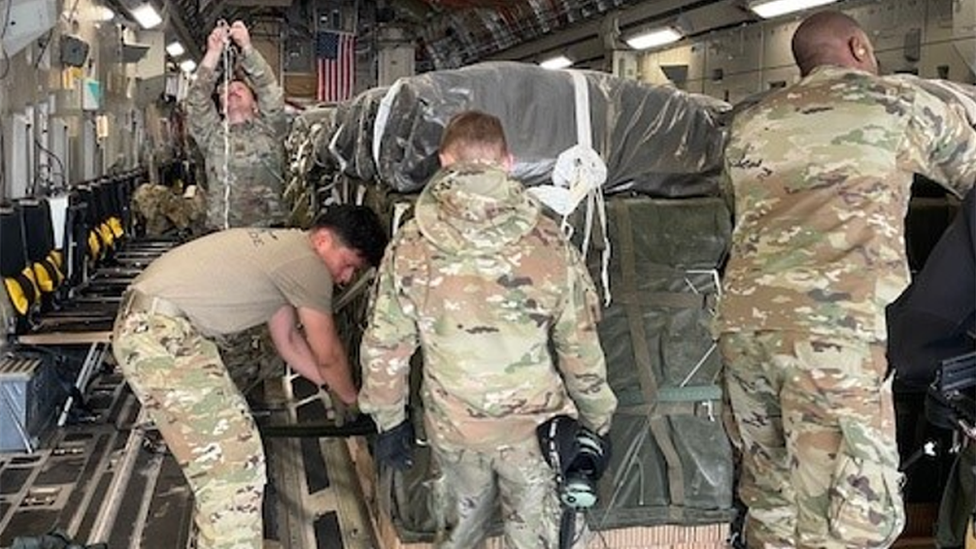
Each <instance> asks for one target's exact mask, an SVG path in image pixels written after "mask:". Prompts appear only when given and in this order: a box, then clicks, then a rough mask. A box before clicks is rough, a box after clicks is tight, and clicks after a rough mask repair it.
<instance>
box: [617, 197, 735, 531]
mask: <svg viewBox="0 0 976 549" xmlns="http://www.w3.org/2000/svg"><path fill="white" fill-rule="evenodd" d="M612 212H613V215H614V220H615V222H616V225H617V235H618V239H617V255H618V258H619V261H620V268H621V278H620V283H619V285H618V286H617V287H616V288H614V300H615V303H616V304H617V306H619V307H622V308H623V309H624V310H625V312H626V317H627V327H628V330H629V335H630V341H631V343H632V345H633V353H634V360H635V361H636V364H637V368H636V370H637V376H638V382H639V384H640V389H641V393H642V394H643V395H644V401H645V404H644V405H641V406H625V407H621V408H619V409H618V410H617V413H618V414H620V415H630V416H644V417H645V418H646V422H647V425H648V426H649V427H650V433H651V434H652V435H653V437H654V440H655V442H656V443H657V445H658V447H659V448H660V450H661V453H662V454H663V456H664V459H665V462H666V464H667V474H668V488H669V494H670V497H671V506H672V508H674V509H675V512H676V513H680V511H679V509H680V508H681V507H683V506H684V505H685V503H686V493H685V471H684V467H685V465H684V464H683V463H682V460H681V457H680V455H679V452H678V449H677V447H676V445H675V441H674V437H673V429H672V428H671V425H670V424H669V422H668V417H669V416H674V415H694V416H698V417H706V418H708V419H709V420H711V421H715V420H716V419H717V418H718V417H719V414H720V410H719V407H720V406H721V402H722V390H721V388H720V387H719V386H718V385H715V384H714V383H712V384H707V385H701V384H698V385H692V384H691V381H692V379H693V378H694V377H695V374H696V373H697V372H698V371H699V370H700V369H701V367H702V366H703V365H704V364H705V362H706V361H707V360H708V359H709V357H711V356H712V355H713V353H714V352H715V344H714V343H712V344H711V345H710V346H709V347H708V349H707V350H706V351H705V352H704V354H703V355H702V356H701V357H700V359H699V360H698V361H697V363H696V364H694V365H693V366H691V368H689V370H688V372H687V374H685V375H684V377H683V379H681V380H680V381H679V382H678V384H677V385H672V386H664V387H662V386H660V385H659V383H658V380H656V379H655V377H654V361H653V359H652V354H651V349H650V345H649V340H648V333H647V330H646V329H645V325H644V322H643V320H644V311H645V308H646V307H648V306H650V307H656V308H676V309H702V310H706V309H710V308H712V306H713V305H714V299H715V298H714V295H711V294H705V293H696V292H647V291H642V290H641V289H639V288H638V281H639V276H640V277H644V276H647V273H643V272H642V273H638V272H637V260H636V253H635V252H636V248H635V244H634V239H633V224H632V220H631V215H630V210H629V208H628V206H627V204H626V203H624V202H614V203H613V205H612ZM647 433H648V431H647V430H646V429H641V435H640V436H641V440H637V441H634V443H633V445H632V446H633V447H639V446H640V445H641V444H643V442H644V441H643V437H645V436H647ZM636 457H637V456H636V455H635V456H634V459H636ZM616 488H617V487H615V488H614V489H615V490H616ZM615 495H616V494H614V495H611V496H610V498H609V499H607V500H605V501H609V502H610V503H611V504H612V502H613V500H614V499H615V497H614V496H615ZM676 518H678V517H676Z"/></svg>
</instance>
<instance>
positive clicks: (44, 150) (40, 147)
mask: <svg viewBox="0 0 976 549" xmlns="http://www.w3.org/2000/svg"><path fill="white" fill-rule="evenodd" d="M34 146H35V147H36V148H37V149H38V150H39V151H41V152H42V153H44V154H46V155H48V156H49V157H51V158H53V159H54V160H55V161H56V162H57V163H58V170H59V172H58V173H57V174H55V173H54V172H53V170H51V167H50V166H47V169H48V171H50V172H51V174H52V175H58V176H60V178H61V186H62V187H64V186H66V183H67V179H66V177H65V176H66V173H65V169H64V162H63V161H62V160H61V158H60V157H59V156H58V155H56V154H54V152H52V151H51V149H48V148H47V147H45V146H44V145H41V141H40V140H39V139H34ZM51 183H52V185H53V181H51Z"/></svg>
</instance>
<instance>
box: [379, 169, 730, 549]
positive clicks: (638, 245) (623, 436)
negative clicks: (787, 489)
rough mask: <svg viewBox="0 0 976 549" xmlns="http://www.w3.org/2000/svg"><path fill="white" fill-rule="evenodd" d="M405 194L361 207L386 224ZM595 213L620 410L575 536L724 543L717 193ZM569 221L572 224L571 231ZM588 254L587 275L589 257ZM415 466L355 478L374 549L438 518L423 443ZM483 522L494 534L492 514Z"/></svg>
mask: <svg viewBox="0 0 976 549" xmlns="http://www.w3.org/2000/svg"><path fill="white" fill-rule="evenodd" d="M414 196H415V195H399V194H397V193H394V192H389V190H388V189H382V188H377V187H371V188H370V189H369V191H368V192H367V199H366V201H365V202H366V203H367V204H369V205H370V206H371V207H374V208H375V209H377V211H381V212H384V215H391V213H392V212H396V211H397V210H398V209H399V207H402V208H403V209H409V207H410V205H411V204H412V202H413V198H414ZM607 215H608V224H607V229H608V232H609V242H610V243H611V245H612V246H613V247H614V249H615V250H616V251H615V252H614V254H613V255H612V260H611V262H610V265H609V279H610V283H611V286H610V287H611V293H612V294H613V299H612V301H611V302H610V304H609V305H608V306H607V307H606V308H605V309H604V312H603V319H602V320H601V321H600V323H599V325H598V329H599V331H600V337H601V341H602V345H603V348H604V351H605V353H606V356H607V374H608V381H609V382H610V384H611V386H612V387H613V389H614V392H615V393H616V394H617V397H618V398H619V408H618V410H617V413H616V414H615V415H614V419H613V425H612V427H611V430H610V434H609V436H610V438H611V440H612V443H613V452H612V457H611V462H610V467H609V469H608V470H607V472H606V474H605V475H604V476H603V479H602V480H601V482H600V485H599V488H598V493H599V498H598V500H597V504H596V507H594V508H593V509H591V510H589V512H588V513H587V517H586V521H587V523H588V525H589V529H590V530H591V531H597V532H599V536H592V535H591V536H586V535H584V536H582V538H583V540H584V545H585V546H586V547H608V548H617V547H645V548H654V549H658V548H663V547H668V548H671V549H674V548H679V547H680V548H682V549H685V548H689V549H690V548H695V549H703V548H708V549H712V548H720V547H724V546H725V536H726V535H727V528H728V524H729V522H730V520H731V518H732V515H733V509H732V479H733V458H732V448H731V445H730V443H729V440H728V438H727V436H726V434H725V430H724V428H723V422H722V401H723V399H722V390H721V380H720V372H721V363H720V358H719V356H718V353H717V352H716V351H715V348H714V342H713V339H712V336H711V333H710V330H709V325H710V322H711V318H712V316H713V312H712V308H713V305H714V303H715V298H716V294H717V292H718V288H717V286H716V285H717V283H718V271H717V269H718V267H719V266H720V264H721V263H722V261H723V260H724V257H725V254H726V251H727V248H728V244H729V239H730V235H731V219H730V215H729V211H728V208H727V207H726V205H725V202H724V201H723V200H722V199H721V198H715V197H708V198H689V199H682V200H669V199H653V198H649V197H645V196H630V195H629V193H624V194H620V195H617V196H613V197H611V198H609V199H608V200H607ZM580 217H581V216H579V215H577V216H574V217H573V218H571V219H570V222H571V223H572V224H574V225H578V223H579V222H582V219H581V218H580ZM579 232H581V231H577V233H579ZM597 240H598V241H599V240H600V239H597ZM591 251H592V250H591ZM589 259H590V261H589V263H590V267H591V272H592V274H593V275H594V278H596V277H597V276H599V274H598V273H599V272H600V270H601V268H602V266H601V264H600V262H601V255H600V254H598V253H596V254H592V255H590V256H589ZM421 360H422V358H421V356H420V353H417V354H415V355H414V357H413V359H412V366H413V367H412V377H411V397H410V406H411V408H412V412H411V416H412V417H413V418H414V420H415V421H414V428H415V429H416V432H417V433H418V437H419V438H420V439H424V438H425V436H424V433H423V425H422V422H421V421H420V419H419V418H421V417H422V415H423V411H422V403H421V402H420V397H419V384H420V375H421V374H420V372H421V370H422V368H421V365H420V361H421ZM414 458H415V463H414V466H413V467H412V468H411V469H410V470H408V471H404V472H400V471H393V470H390V469H387V468H385V467H378V468H377V469H363V470H361V471H360V475H361V480H363V481H364V482H365V484H366V485H367V486H368V490H367V491H368V492H369V494H368V496H367V500H368V501H369V502H370V505H372V506H373V509H372V510H371V512H373V513H374V516H377V517H380V518H381V519H382V520H380V522H383V523H385V524H387V525H388V526H389V528H388V530H387V531H386V533H385V535H386V536H387V537H386V538H385V539H384V543H383V546H384V547H387V546H389V547H404V548H406V547H417V548H421V547H429V546H428V545H427V543H429V542H430V541H431V540H432V539H433V536H434V533H435V532H436V531H437V529H438V527H439V525H440V524H441V522H442V521H444V520H446V517H445V516H444V515H443V510H444V509H445V504H444V501H443V498H444V497H445V494H446V492H445V487H444V486H443V477H441V476H439V475H438V472H437V467H436V464H434V463H433V462H432V460H431V456H430V453H429V451H428V448H427V447H425V446H421V447H418V448H417V449H416V451H415V453H414ZM494 523H495V524H494V531H495V532H496V533H497V532H498V530H499V528H500V518H499V517H496V519H495V521H494ZM500 545H501V544H500V543H499V544H496V545H495V546H500ZM489 546H492V545H490V544H489ZM577 547H581V545H578V546H577Z"/></svg>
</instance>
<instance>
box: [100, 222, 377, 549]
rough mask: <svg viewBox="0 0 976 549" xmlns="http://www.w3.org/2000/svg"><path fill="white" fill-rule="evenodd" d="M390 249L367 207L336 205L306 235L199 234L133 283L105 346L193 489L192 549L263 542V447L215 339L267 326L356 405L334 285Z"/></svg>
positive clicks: (302, 367) (304, 368)
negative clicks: (339, 330) (334, 307)
mask: <svg viewBox="0 0 976 549" xmlns="http://www.w3.org/2000/svg"><path fill="white" fill-rule="evenodd" d="M385 244H386V236H385V233H384V232H383V229H382V226H381V225H380V222H379V219H378V218H377V216H376V215H375V214H374V213H373V212H372V211H370V210H369V209H367V208H365V207H362V206H335V207H332V208H329V209H328V210H326V211H325V212H323V213H322V214H321V215H320V216H319V217H318V218H317V219H316V220H315V222H314V223H313V224H312V228H311V229H310V230H309V231H302V230H300V229H265V228H252V229H244V228H239V229H230V230H227V231H220V232H217V233H213V234H210V235H208V236H204V237H201V238H198V239H196V240H193V241H191V242H189V243H187V244H184V245H182V246H179V247H177V248H175V249H174V250H172V251H170V252H167V253H166V254H164V255H163V256H161V257H160V258H159V259H157V260H155V261H154V262H153V263H152V264H150V266H149V267H148V268H147V269H146V270H145V271H144V272H143V273H142V274H141V275H139V277H138V278H136V280H135V281H133V283H132V284H131V286H130V287H129V290H128V292H127V294H126V297H125V299H124V300H123V304H122V307H121V309H120V312H119V316H118V318H117V320H116V322H115V330H114V333H113V336H112V349H113V352H114V354H115V358H116V360H117V361H118V364H119V365H120V367H121V369H122V372H123V374H124V375H125V378H126V380H127V381H128V382H129V385H130V387H132V390H133V392H134V393H135V394H136V396H137V397H138V398H139V400H140V402H142V404H143V405H144V406H145V407H146V409H147V410H148V412H149V416H150V418H151V419H153V420H154V421H155V423H156V426H157V427H158V429H159V432H160V433H161V434H162V436H163V438H164V439H165V440H166V443H167V445H168V447H169V450H170V451H171V452H172V453H173V456H174V457H175V458H176V460H177V462H178V463H179V464H180V466H181V467H182V468H183V473H184V475H185V476H186V479H187V482H188V483H189V484H190V488H191V490H192V491H193V495H194V501H195V506H196V508H195V511H196V512H195V514H194V522H195V523H196V526H197V531H198V534H197V547H198V548H200V549H209V548H221V549H231V548H234V549H241V548H255V549H259V548H260V547H261V545H262V520H261V499H262V496H263V493H264V484H265V481H266V477H265V462H264V451H263V448H262V445H261V439H260V436H259V433H258V431H257V429H256V427H255V425H254V421H253V418H252V416H251V413H250V410H249V409H248V406H247V402H246V401H245V400H244V397H243V396H242V394H241V392H240V390H239V389H238V388H237V387H236V386H235V385H234V382H233V381H232V376H233V374H234V372H229V371H228V368H227V367H226V366H225V363H224V362H223V361H222V360H221V357H220V355H219V353H218V352H217V347H216V346H215V344H214V342H213V337H215V336H219V335H221V334H228V333H233V332H237V331H240V330H245V329H247V328H249V327H251V326H255V325H258V324H261V323H265V322H266V323H267V326H268V329H269V330H270V332H271V337H272V339H273V341H274V345H275V347H277V349H278V352H279V353H280V354H281V356H282V357H283V358H284V359H285V360H287V361H288V363H289V364H291V366H292V367H293V368H294V369H295V370H296V371H297V372H298V373H299V374H301V375H302V376H304V377H305V378H307V379H309V380H310V381H312V382H313V383H315V384H316V385H322V384H328V386H329V387H330V388H331V390H332V391H334V392H335V394H336V395H337V396H338V397H339V398H340V399H341V400H342V401H343V402H346V403H353V402H355V400H356V387H355V385H354V384H353V379H352V375H351V372H350V370H349V364H348V359H347V357H346V354H345V351H344V349H343V346H342V343H341V341H340V340H339V338H338V336H337V334H336V330H335V326H334V321H333V318H332V284H333V282H337V283H345V282H348V281H349V279H350V278H351V277H352V276H353V274H354V272H355V271H356V270H357V269H360V268H361V267H363V266H365V265H367V264H369V265H376V264H378V263H379V261H380V259H381V257H382V255H383V248H384V247H385ZM299 322H300V323H301V328H299Z"/></svg>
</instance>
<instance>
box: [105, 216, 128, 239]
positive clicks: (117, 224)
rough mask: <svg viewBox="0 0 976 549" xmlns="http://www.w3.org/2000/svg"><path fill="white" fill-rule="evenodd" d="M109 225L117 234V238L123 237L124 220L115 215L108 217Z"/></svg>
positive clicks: (113, 232) (114, 233)
mask: <svg viewBox="0 0 976 549" xmlns="http://www.w3.org/2000/svg"><path fill="white" fill-rule="evenodd" d="M108 226H109V228H110V229H112V234H113V235H115V238H122V235H123V234H125V231H124V230H123V229H122V221H121V220H120V219H119V218H117V217H115V216H112V217H110V218H108Z"/></svg>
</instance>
